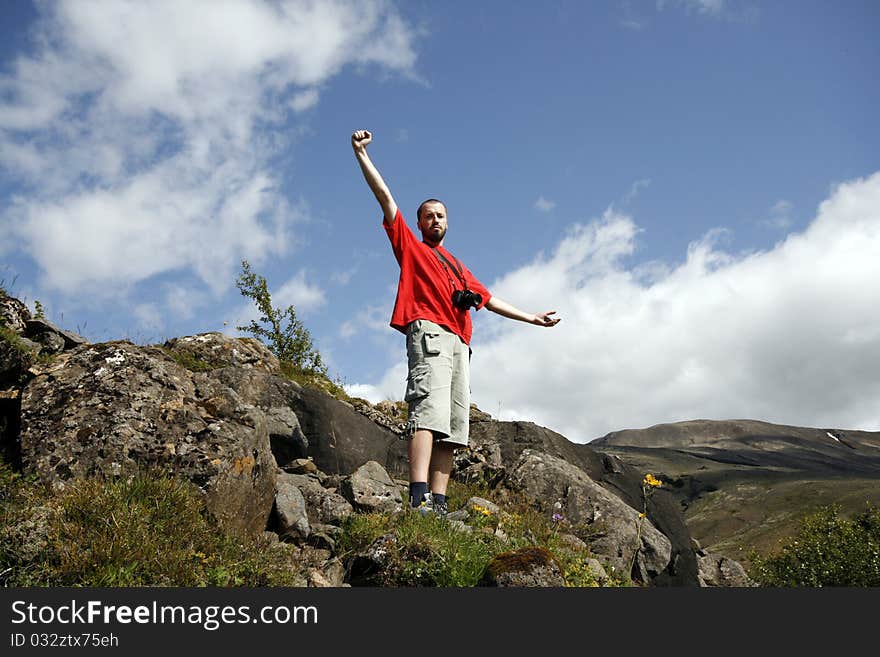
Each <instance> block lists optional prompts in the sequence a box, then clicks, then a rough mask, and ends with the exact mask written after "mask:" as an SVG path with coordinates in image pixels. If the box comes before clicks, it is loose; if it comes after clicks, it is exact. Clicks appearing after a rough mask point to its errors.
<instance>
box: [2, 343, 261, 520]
mask: <svg viewBox="0 0 880 657" xmlns="http://www.w3.org/2000/svg"><path fill="white" fill-rule="evenodd" d="M31 372H32V374H34V378H33V379H32V380H31V381H30V382H29V383H28V384H27V386H26V387H25V388H24V391H23V393H22V397H21V432H20V438H19V440H20V450H21V460H22V464H23V468H24V470H25V472H27V473H29V474H35V475H37V476H39V477H40V478H41V479H42V480H43V481H44V482H46V483H47V484H51V485H53V486H56V487H63V486H64V485H65V483H66V482H67V481H68V480H70V479H72V478H81V477H87V476H101V477H120V476H128V475H131V474H133V473H135V472H137V471H139V470H142V469H144V468H149V467H156V468H167V469H170V470H172V471H173V472H175V473H176V474H179V475H182V476H184V477H186V478H187V479H189V480H191V481H193V482H195V483H196V484H198V485H199V486H200V488H201V489H202V490H203V491H204V493H205V495H206V503H207V506H208V509H209V510H210V511H211V512H212V513H213V514H214V515H215V516H216V517H217V518H218V520H220V521H221V522H222V523H223V524H225V525H226V526H228V527H229V528H231V529H233V530H241V531H246V532H251V533H253V532H257V531H262V530H263V529H264V528H265V525H266V520H267V516H268V513H269V509H270V507H271V502H272V497H273V495H274V488H275V474H276V469H277V466H276V464H275V461H274V458H273V457H272V453H271V449H270V446H269V434H268V428H267V420H266V416H265V414H264V413H263V412H262V411H260V410H259V409H258V408H256V407H254V406H251V405H248V404H246V403H244V402H243V401H242V399H241V398H240V397H239V395H238V394H237V393H236V392H235V391H234V390H232V389H231V388H229V387H227V386H224V385H222V384H221V383H219V382H218V381H216V380H215V379H212V378H210V377H209V376H207V375H206V374H204V373H193V372H190V371H188V370H186V369H184V368H183V367H181V366H180V365H178V364H177V363H176V362H174V361H173V360H172V359H171V358H170V357H169V356H168V355H167V354H166V353H165V352H164V351H162V350H161V349H158V348H156V347H140V346H136V345H133V344H131V343H130V342H108V343H101V344H96V345H91V346H82V347H78V348H76V349H74V350H73V351H71V352H66V353H63V354H60V355H58V356H56V357H55V358H54V359H53V360H52V361H51V363H49V364H47V365H44V366H40V367H37V366H34V367H32V368H31Z"/></svg>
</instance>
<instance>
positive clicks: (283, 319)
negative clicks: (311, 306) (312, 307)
mask: <svg viewBox="0 0 880 657" xmlns="http://www.w3.org/2000/svg"><path fill="white" fill-rule="evenodd" d="M236 285H237V286H238V289H239V291H240V292H241V293H242V295H244V296H246V297H248V298H249V299H252V300H253V302H254V303H255V304H256V305H257V309H258V310H259V311H260V321H259V322H257V321H256V320H251V323H250V324H249V325H247V326H237V327H236V328H237V329H238V330H239V331H245V332H247V333H250V334H252V335H253V336H255V337H256V338H258V339H262V340H266V341H267V343H268V344H267V346H268V347H269V350H270V351H271V352H272V353H273V354H275V355H276V356H277V357H278V360H280V361H286V362H288V363H291V364H292V365H293V366H294V367H296V368H297V369H299V370H301V371H302V372H307V373H311V374H322V375H325V376H326V374H327V366H326V365H325V364H324V361H323V359H322V358H321V354H320V353H319V352H318V350H317V349H315V347H314V345H313V344H312V336H311V334H310V333H309V330H308V329H307V328H306V327H305V326H304V325H303V323H302V322H301V321H300V320H299V318H297V316H296V311H295V310H294V308H293V306H288V307H287V308H285V309H284V310H281V309H280V308H275V307H273V306H272V297H271V295H270V294H269V286H268V284H267V283H266V279H265V277H263V276H259V275H257V274H255V273H254V272H252V271H251V266H250V263H248V261H247V260H242V261H241V274H240V275H239V277H238V280H237V281H236Z"/></svg>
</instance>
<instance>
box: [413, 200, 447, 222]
mask: <svg viewBox="0 0 880 657" xmlns="http://www.w3.org/2000/svg"><path fill="white" fill-rule="evenodd" d="M428 203H439V204H440V205H442V206H443V207H444V208H445V207H446V204H445V203H444V202H443V201H441V200H440V199H438V198H429V199H425V200H424V201H422V203H421V205H419V209H418V210H416V220H417V221H420V220H421V218H422V208H423V207H425V206H426V205H427V204H428Z"/></svg>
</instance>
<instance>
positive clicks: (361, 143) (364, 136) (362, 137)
mask: <svg viewBox="0 0 880 657" xmlns="http://www.w3.org/2000/svg"><path fill="white" fill-rule="evenodd" d="M371 141H373V135H371V134H370V131H369V130H355V131H354V132H353V133H352V135H351V147H352V148H353V149H354V150H356V151H358V150H363V149H365V148H366V147H367V144H369V143H370V142H371Z"/></svg>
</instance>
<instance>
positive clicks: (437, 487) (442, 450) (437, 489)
mask: <svg viewBox="0 0 880 657" xmlns="http://www.w3.org/2000/svg"><path fill="white" fill-rule="evenodd" d="M454 451H455V446H453V445H450V444H449V443H443V442H440V443H436V444H435V445H434V449H433V451H432V453H431V463H430V475H431V479H430V484H431V492H432V493H439V494H440V495H446V486H447V485H448V484H449V475H450V474H452V462H453V459H452V456H453V453H454Z"/></svg>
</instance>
